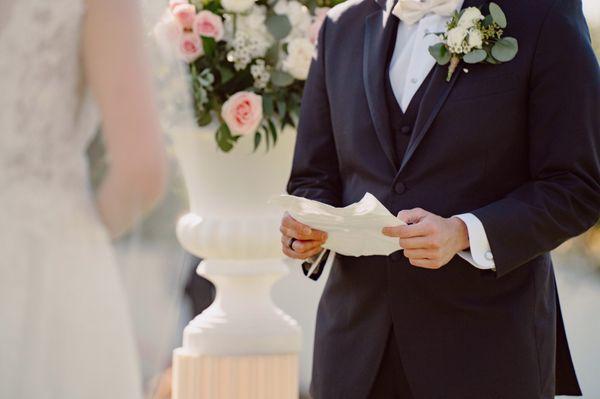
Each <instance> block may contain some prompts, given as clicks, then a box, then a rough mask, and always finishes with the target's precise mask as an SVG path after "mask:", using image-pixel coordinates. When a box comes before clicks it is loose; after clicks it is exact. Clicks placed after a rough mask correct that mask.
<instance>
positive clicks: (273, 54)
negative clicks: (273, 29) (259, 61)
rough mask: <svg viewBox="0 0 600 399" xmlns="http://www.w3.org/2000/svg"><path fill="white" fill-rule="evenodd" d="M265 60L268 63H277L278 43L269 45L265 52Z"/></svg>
mask: <svg viewBox="0 0 600 399" xmlns="http://www.w3.org/2000/svg"><path fill="white" fill-rule="evenodd" d="M265 61H266V62H267V64H269V65H277V61H279V43H275V44H274V45H272V46H271V47H269V49H268V50H267V54H265Z"/></svg>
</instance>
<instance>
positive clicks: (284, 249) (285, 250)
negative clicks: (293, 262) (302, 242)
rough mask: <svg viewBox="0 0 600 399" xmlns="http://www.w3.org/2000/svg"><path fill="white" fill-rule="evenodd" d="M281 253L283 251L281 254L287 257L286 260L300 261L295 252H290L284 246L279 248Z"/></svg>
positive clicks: (299, 256)
mask: <svg viewBox="0 0 600 399" xmlns="http://www.w3.org/2000/svg"><path fill="white" fill-rule="evenodd" d="M281 251H283V253H284V254H285V256H287V257H288V258H292V259H302V257H301V255H300V254H297V253H296V252H294V251H292V250H291V249H290V248H289V247H288V246H286V245H282V246H281Z"/></svg>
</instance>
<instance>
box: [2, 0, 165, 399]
mask: <svg viewBox="0 0 600 399" xmlns="http://www.w3.org/2000/svg"><path fill="white" fill-rule="evenodd" d="M135 4H136V3H135V0H52V1H49V0H19V1H7V0H0V253H1V254H2V258H1V259H0V324H1V325H2V328H0V353H2V356H1V358H0V397H2V398H4V397H15V398H61V399H76V398H97V399H103V398H114V399H137V398H140V397H141V392H140V379H139V377H140V376H139V367H138V364H137V355H136V348H135V342H134V340H133V334H132V328H131V325H130V320H129V315H128V310H127V309H128V305H127V302H126V299H125V295H124V292H123V290H122V287H121V285H120V276H119V273H118V268H117V265H116V264H115V262H114V260H113V257H114V254H113V253H112V248H111V245H110V238H109V234H108V233H111V234H112V235H116V234H118V233H119V232H122V231H124V230H125V229H126V228H127V227H128V226H129V225H130V224H131V223H132V220H134V218H135V217H136V215H139V214H141V213H142V212H143V211H144V210H145V209H147V207H148V206H149V205H148V204H151V203H152V201H155V200H156V198H157V197H158V193H159V192H160V190H161V187H160V184H159V185H158V186H157V185H156V184H155V185H149V184H148V181H151V182H155V181H159V182H160V181H163V182H164V179H162V180H161V177H163V176H161V175H162V174H164V170H163V168H164V163H165V161H164V159H163V155H164V154H163V148H162V141H161V138H160V129H159V127H158V122H157V120H156V115H155V113H156V112H155V108H154V107H153V103H152V100H151V97H152V95H151V89H150V86H151V85H150V83H149V77H148V75H147V72H146V73H145V72H144V68H143V67H144V66H145V61H144V60H143V57H142V56H141V53H140V52H136V51H135V48H141V47H142V46H141V43H140V42H141V41H142V39H141V37H142V33H141V32H140V30H141V24H140V23H139V21H138V20H136V16H138V15H137V11H136V7H135ZM132 48H134V50H132ZM84 75H85V76H84ZM92 91H93V93H94V101H92V99H91V98H92V96H91V95H90V94H89V93H91V92H92ZM95 104H97V107H96V105H95ZM99 115H102V122H103V135H104V139H105V142H106V146H107V151H108V153H109V155H110V168H109V171H108V173H107V177H106V178H105V179H104V181H103V183H102V187H101V188H100V190H99V194H97V195H96V194H94V193H92V190H91V189H90V188H89V182H88V178H87V162H86V147H87V145H88V143H89V141H90V139H91V137H92V136H93V135H94V133H95V131H96V129H97V127H98V121H99V118H98V116H99ZM157 171H159V172H160V173H158V175H157V173H156V172H157ZM149 187H150V188H149ZM156 187H158V189H157V188H156ZM96 205H97V206H96ZM102 222H104V224H103V223H102ZM106 227H108V230H107V229H106Z"/></svg>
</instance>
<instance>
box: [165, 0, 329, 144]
mask: <svg viewBox="0 0 600 399" xmlns="http://www.w3.org/2000/svg"><path fill="white" fill-rule="evenodd" d="M312 1H314V0H311V1H305V0H274V1H273V0H171V1H170V2H169V7H168V9H167V10H166V11H165V13H164V15H163V17H162V19H161V20H160V22H159V23H158V24H157V25H156V26H155V28H154V35H155V38H156V40H157V42H158V44H159V45H160V47H161V48H162V49H163V50H165V51H168V52H169V53H170V54H174V55H175V56H176V57H178V58H179V59H181V60H182V61H184V62H186V63H187V64H188V65H189V72H190V76H191V85H192V91H193V96H194V107H195V115H196V120H197V123H198V125H200V126H206V125H209V124H211V123H212V122H214V121H215V120H216V121H217V122H218V128H217V129H216V131H215V138H216V142H217V145H218V147H219V148H220V149H221V150H222V151H224V152H228V151H231V150H232V149H233V148H234V146H235V144H236V143H237V142H238V140H240V139H241V138H245V137H252V138H253V140H254V149H255V151H256V149H257V148H258V147H259V146H260V145H261V143H265V146H266V148H267V150H268V149H269V148H270V147H271V146H273V145H275V143H276V142H277V138H278V135H279V134H280V132H281V131H282V130H283V129H284V128H285V127H286V126H288V125H290V126H292V127H294V126H295V125H296V123H297V119H298V114H299V109H300V101H301V97H302V90H303V87H304V81H305V80H306V78H307V76H308V70H309V67H310V63H311V60H312V58H313V55H314V53H315V46H316V40H317V36H318V32H319V29H320V26H321V24H322V23H323V21H324V19H325V14H326V12H327V10H328V9H329V7H331V6H333V5H334V4H332V3H322V2H321V3H319V4H317V3H314V2H312ZM333 1H334V2H339V0H333Z"/></svg>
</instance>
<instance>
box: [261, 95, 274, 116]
mask: <svg viewBox="0 0 600 399" xmlns="http://www.w3.org/2000/svg"><path fill="white" fill-rule="evenodd" d="M274 112H275V109H274V107H273V95H272V94H264V95H263V113H264V114H265V116H266V117H267V118H270V117H271V116H273V113H274Z"/></svg>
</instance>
